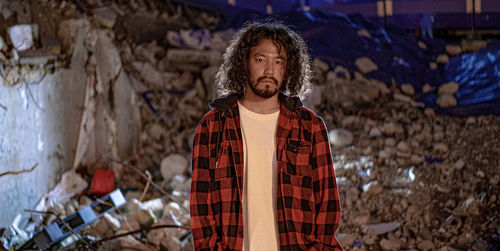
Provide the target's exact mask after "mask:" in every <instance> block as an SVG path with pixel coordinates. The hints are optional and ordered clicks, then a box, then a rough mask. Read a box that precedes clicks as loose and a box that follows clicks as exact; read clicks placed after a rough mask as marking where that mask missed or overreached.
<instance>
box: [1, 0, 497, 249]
mask: <svg viewBox="0 0 500 251" xmlns="http://www.w3.org/2000/svg"><path fill="white" fill-rule="evenodd" d="M119 2H120V3H121V4H120V5H119V4H117V3H116V2H114V1H92V0H87V1H74V2H68V1H47V0H45V1H40V3H33V4H32V6H30V8H26V10H28V11H30V10H31V14H30V13H25V11H23V12H21V10H19V8H18V7H16V6H17V5H16V4H10V5H9V6H8V8H4V10H3V12H2V14H3V16H4V18H5V20H6V22H5V24H6V25H7V26H6V27H2V25H0V31H1V30H2V29H5V30H8V34H9V36H8V37H7V36H6V37H3V38H0V67H2V69H0V70H2V71H0V72H2V74H3V78H4V79H6V81H4V83H6V84H7V85H10V86H16V85H18V84H19V83H23V82H24V83H34V82H36V81H35V80H36V79H37V78H40V77H43V75H44V74H47V73H46V72H49V73H50V72H52V71H54V70H57V69H58V68H60V67H69V66H71V65H73V64H74V62H76V61H75V57H76V56H78V55H83V56H82V58H83V59H85V60H83V61H84V62H85V65H84V69H85V77H86V78H87V83H88V90H87V97H86V101H85V111H84V114H83V118H82V126H81V128H82V129H81V133H80V139H82V140H81V141H79V142H78V146H79V147H78V150H77V157H76V160H75V167H74V169H73V170H71V171H70V172H68V173H67V174H65V176H63V180H62V181H61V182H60V185H58V186H57V187H56V188H55V189H54V190H53V191H52V192H51V193H49V194H48V195H47V196H46V197H44V198H43V199H42V202H41V203H40V204H39V205H38V206H37V208H36V209H37V210H38V211H50V212H54V213H56V214H57V215H58V216H59V217H61V218H64V216H68V215H71V214H74V213H75V212H76V211H78V210H79V209H82V208H83V207H85V206H87V205H89V204H90V203H92V201H93V199H92V198H90V197H89V196H87V195H85V194H88V193H87V190H88V186H87V180H89V179H91V178H92V174H93V173H94V171H95V170H96V169H97V168H108V169H111V170H113V171H114V174H115V176H116V184H115V186H116V187H118V188H121V189H122V190H123V191H124V192H125V198H126V199H127V204H126V206H124V207H123V208H120V209H119V210H118V211H116V213H111V214H106V215H105V216H104V217H102V218H101V219H99V220H97V221H96V222H94V223H92V224H90V225H89V226H88V227H86V228H85V230H83V231H82V232H81V233H80V234H79V236H80V237H78V236H76V235H73V236H72V237H71V238H68V239H67V240H65V241H64V242H63V243H62V248H63V249H64V248H66V249H68V250H69V249H82V250H83V249H85V248H88V245H87V243H90V244H93V245H95V243H98V242H99V240H105V239H106V238H113V236H116V235H119V234H123V233H126V232H129V231H134V230H140V229H142V230H143V231H140V233H135V234H130V235H125V236H122V237H120V238H115V239H111V240H109V241H106V242H101V243H100V244H99V245H98V248H99V250H121V249H123V248H126V247H129V248H134V249H139V250H192V238H191V237H190V232H189V230H188V229H189V225H190V223H189V213H188V209H189V191H190V181H191V179H190V176H191V174H190V171H191V170H190V169H191V168H190V167H191V150H192V142H193V136H194V130H195V127H196V125H197V123H198V121H199V120H200V119H201V117H202V116H203V114H205V113H206V112H207V111H208V109H209V108H208V106H207V103H208V101H209V100H211V99H213V98H214V97H216V94H215V87H214V85H213V83H214V75H215V72H216V71H217V69H218V66H219V65H220V63H221V56H222V53H223V51H224V49H225V48H226V46H227V44H228V41H229V40H230V38H231V36H232V34H233V32H234V31H232V30H228V31H223V32H211V31H210V30H212V29H213V28H214V27H215V26H216V24H217V23H218V21H219V17H218V15H217V14H214V13H209V12H203V11H201V10H199V9H196V8H193V7H190V6H188V5H185V4H173V3H171V2H170V1H135V0H130V1H119ZM0 3H2V2H1V1H0ZM0 7H2V5H1V4H0ZM6 10H7V11H6ZM36 10H44V11H47V12H48V13H50V16H49V17H48V19H49V20H51V21H52V22H55V23H57V24H58V25H57V28H55V27H52V26H50V25H49V26H47V24H46V23H43V22H42V21H39V20H38V19H36V18H35V19H33V20H34V22H31V21H32V20H31V19H30V18H28V17H29V16H30V15H31V16H36V15H34V13H36ZM8 11H11V12H13V13H14V12H15V13H17V12H19V13H24V16H23V15H20V14H19V13H18V14H17V15H15V16H14V15H12V17H10V16H7V17H6V14H5V13H7V14H8V13H10V12H8ZM23 17H24V18H25V20H21V21H19V20H17V21H16V20H14V19H16V18H17V19H19V18H23ZM152 20H154V22H153V21H152ZM19 23H24V24H22V25H18V24H19ZM30 23H33V24H30ZM49 23H50V22H49ZM26 24H28V25H26ZM37 27H38V28H37ZM51 29H53V30H56V31H52V30H51ZM37 30H38V33H37ZM16 34H21V35H16ZM0 35H3V33H0ZM419 46H420V47H421V48H422V49H424V47H425V46H426V45H425V43H423V42H420V43H419ZM484 46H485V43H483V42H481V43H479V42H476V43H474V44H473V45H471V44H470V43H467V42H464V43H462V44H461V45H453V46H450V47H447V54H443V55H439V56H438V57H437V61H436V63H434V64H431V65H430V66H429V67H430V68H437V67H438V66H439V64H445V63H446V62H448V61H449V57H452V56H455V55H459V54H460V53H465V52H470V51H476V50H478V49H480V48H482V47H484ZM27 54H28V55H31V56H30V57H29V58H30V59H29V60H28V59H26V57H25V55H27ZM33 55H36V56H33ZM75 55H76V56H75ZM23 58H24V59H23ZM21 59H23V60H21ZM27 60H28V61H27ZM30 60H31V61H30ZM355 65H356V67H357V68H358V70H359V71H356V72H352V71H349V70H347V69H346V68H344V67H342V66H340V65H337V66H336V67H335V68H334V69H330V68H329V65H328V64H326V63H325V62H322V61H321V60H319V59H315V60H314V61H313V68H314V79H315V82H316V83H317V84H316V85H315V87H314V90H313V92H312V93H311V94H310V95H309V97H308V98H307V99H306V100H305V104H306V105H307V106H308V107H310V108H312V109H313V110H314V111H315V112H316V113H318V114H319V115H320V116H321V117H323V118H324V120H325V122H326V124H327V127H328V128H329V129H331V130H332V131H331V132H330V135H329V136H330V142H331V143H332V147H333V148H332V149H333V155H334V156H333V157H334V166H335V171H336V175H337V181H338V186H339V192H340V196H341V205H342V214H343V218H342V221H341V226H340V228H339V230H338V232H337V234H338V237H339V239H340V241H341V243H342V244H343V246H344V247H345V249H346V250H372V249H373V250H401V249H406V250H412V249H413V250H415V249H418V250H436V249H437V250H470V249H473V250H484V249H485V248H486V246H487V245H488V241H489V238H491V237H494V236H498V235H500V223H499V222H498V219H499V216H500V215H499V212H500V210H499V206H500V201H499V199H498V197H499V196H500V174H499V173H498V172H497V171H496V169H497V168H496V167H497V166H498V165H500V160H499V158H498V157H497V156H498V154H500V142H499V139H498V138H496V137H494V136H495V135H498V133H500V132H499V130H500V129H499V128H498V126H497V125H498V124H499V122H500V118H499V117H496V116H491V115H490V116H479V117H468V118H460V117H450V116H446V115H441V114H437V113H435V112H434V110H432V109H431V108H425V107H424V105H423V103H420V102H418V101H417V100H418V97H419V95H421V93H420V92H419V91H417V90H415V89H414V88H413V86H412V85H410V84H407V83H395V82H394V81H393V82H392V83H389V85H388V83H383V82H380V81H378V80H374V79H370V78H368V77H366V75H367V74H369V73H370V72H373V71H377V70H378V69H379V68H380V67H378V66H377V65H376V64H375V63H374V62H373V61H371V60H370V59H369V58H367V57H362V58H359V59H357V60H356V61H355ZM25 78H29V79H27V80H25ZM388 86H389V87H388ZM127 90H128V91H127ZM457 90H458V84H457V83H453V82H450V83H443V85H441V86H440V87H439V89H433V88H432V87H430V86H429V85H426V86H424V87H423V90H422V92H423V93H427V92H436V93H437V95H438V96H439V98H438V100H437V103H438V105H439V106H441V107H452V106H455V105H456V104H457V100H456V98H455V97H454V94H455V93H456V92H457ZM120 91H123V92H124V93H125V94H123V93H120ZM120 95H122V96H126V97H127V98H125V99H124V100H125V102H124V103H125V104H122V103H120V102H118V101H117V100H119V97H120ZM127 102H128V103H127ZM124 107H125V108H127V109H126V110H127V112H128V113H126V114H125V115H123V114H124V111H123V109H124ZM121 123H126V126H124V127H125V129H124V128H122V127H121V126H123V125H122V124H121ZM124 132H130V133H124ZM124 141H125V143H124ZM125 145H132V147H131V148H130V150H127V149H128V148H127V147H124V146H125ZM124 149H125V150H124ZM64 177H73V178H71V179H69V178H66V179H64ZM56 219H57V217H56V216H55V215H43V214H42V215H40V214H33V216H32V217H31V218H29V219H20V218H19V219H16V220H15V221H14V222H13V224H12V225H11V226H10V227H8V228H7V229H6V230H4V231H2V233H1V234H2V239H1V240H2V244H3V245H4V246H5V247H6V248H13V247H14V246H17V245H18V244H19V243H22V242H25V241H27V240H28V239H29V238H30V237H32V236H33V233H34V232H35V230H37V229H39V227H40V226H43V225H47V224H49V223H50V222H53V221H54V220H56ZM164 225H176V226H183V227H185V228H171V227H170V228H160V227H161V226H164ZM155 226H156V227H159V228H155V229H153V230H150V231H147V230H149V229H150V228H151V227H155ZM94 247H95V246H94Z"/></svg>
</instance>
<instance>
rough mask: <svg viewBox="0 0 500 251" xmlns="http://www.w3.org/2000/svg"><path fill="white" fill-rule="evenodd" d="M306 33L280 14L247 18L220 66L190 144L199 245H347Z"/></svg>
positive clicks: (266, 247) (234, 247)
mask: <svg viewBox="0 0 500 251" xmlns="http://www.w3.org/2000/svg"><path fill="white" fill-rule="evenodd" d="M309 61H310V59H309V56H308V54H307V47H306V45H305V43H304V41H303V39H302V38H301V37H300V36H299V35H297V34H296V33H295V32H293V31H291V30H290V29H289V28H288V27H286V26H284V25H283V24H280V23H275V22H274V23H249V24H246V25H245V26H244V27H243V28H242V29H241V30H240V31H239V32H237V33H236V34H235V37H234V38H233V40H232V41H231V43H230V45H229V47H228V48H227V50H226V52H225V54H224V62H223V64H222V66H221V67H220V69H219V72H218V73H217V75H216V78H217V85H218V90H219V94H220V95H221V96H224V97H223V98H220V99H216V100H215V101H213V102H212V103H211V104H210V105H211V108H212V110H211V111H210V112H208V113H207V114H206V115H205V116H204V117H203V119H202V120H201V121H200V123H199V125H198V127H197V129H196V135H195V139H194V147H193V178H192V185H191V207H190V211H191V225H192V230H193V237H194V243H195V247H196V250H245V251H254V250H258V251H260V250H265V251H268V250H342V247H341V246H340V245H339V243H338V241H337V239H336V238H335V235H334V233H335V231H336V229H337V227H338V224H339V221H340V206H339V198H338V191H337V185H336V181H335V174H334V169H333V165H332V158H331V152H330V144H329V142H328V135H327V130H326V127H325V125H324V123H323V121H322V120H321V118H319V117H317V116H316V115H315V114H314V113H313V112H311V111H310V110H308V109H307V108H304V107H303V106H302V103H301V102H300V99H299V97H304V95H305V94H306V93H307V92H308V91H309V89H310V86H311V84H310V76H311V70H310V63H309Z"/></svg>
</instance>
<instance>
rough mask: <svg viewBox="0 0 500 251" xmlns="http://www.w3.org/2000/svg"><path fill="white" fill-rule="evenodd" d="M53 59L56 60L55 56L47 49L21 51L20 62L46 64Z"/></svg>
mask: <svg viewBox="0 0 500 251" xmlns="http://www.w3.org/2000/svg"><path fill="white" fill-rule="evenodd" d="M52 60H55V56H54V55H52V54H51V53H50V52H48V51H45V50H35V51H32V50H29V51H20V52H19V63H20V64H23V65H45V64H47V63H48V62H49V61H52Z"/></svg>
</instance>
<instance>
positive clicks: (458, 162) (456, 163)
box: [453, 159, 465, 170]
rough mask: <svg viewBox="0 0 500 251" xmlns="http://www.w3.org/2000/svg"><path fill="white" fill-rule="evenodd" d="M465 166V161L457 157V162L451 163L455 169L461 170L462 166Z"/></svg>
mask: <svg viewBox="0 0 500 251" xmlns="http://www.w3.org/2000/svg"><path fill="white" fill-rule="evenodd" d="M464 166H465V161H463V160H461V159H459V160H457V162H455V164H453V167H455V169H457V170H462V168H464Z"/></svg>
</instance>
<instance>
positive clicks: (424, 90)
mask: <svg viewBox="0 0 500 251" xmlns="http://www.w3.org/2000/svg"><path fill="white" fill-rule="evenodd" d="M431 90H432V87H431V85H430V84H428V83H426V84H425V85H424V86H423V87H422V92H423V93H428V92H430V91H431Z"/></svg>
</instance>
